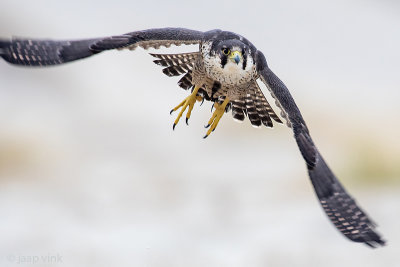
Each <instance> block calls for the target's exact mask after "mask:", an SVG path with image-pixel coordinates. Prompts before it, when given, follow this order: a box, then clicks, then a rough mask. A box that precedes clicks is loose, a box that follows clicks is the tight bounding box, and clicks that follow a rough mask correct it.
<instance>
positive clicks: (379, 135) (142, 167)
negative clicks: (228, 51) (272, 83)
mask: <svg viewBox="0 0 400 267" xmlns="http://www.w3.org/2000/svg"><path fill="white" fill-rule="evenodd" d="M154 27H186V28H191V29H196V30H203V31H206V30H210V29H214V28H220V29H224V30H230V31H234V32H236V33H239V34H241V35H243V36H245V37H246V38H248V39H249V40H250V41H251V42H252V43H253V44H254V45H255V46H256V47H257V48H258V49H260V50H262V51H263V53H264V54H265V56H266V58H267V61H268V63H269V66H270V67H271V69H272V70H273V71H274V72H275V73H276V74H277V75H278V76H279V77H280V78H281V79H282V80H283V81H284V82H285V84H286V85H287V86H288V88H289V89H290V90H291V92H292V95H293V97H294V98H295V100H296V102H297V105H298V106H299V108H300V110H301V111H302V113H303V116H304V118H305V120H306V122H307V124H308V127H309V128H310V132H311V134H312V137H313V139H314V141H315V143H316V144H317V146H318V147H319V149H320V151H321V153H322V154H323V155H324V157H325V158H326V160H327V161H328V163H329V165H330V167H331V168H332V169H333V171H334V172H335V173H336V174H337V175H338V177H339V179H340V180H341V181H342V182H343V183H344V185H345V186H346V188H347V189H348V191H349V192H350V193H351V194H352V195H353V196H354V197H355V198H356V199H357V200H358V203H359V204H360V205H361V206H362V207H363V209H364V210H366V211H367V213H368V214H369V215H370V216H371V217H372V218H373V219H374V220H375V221H376V222H377V223H378V224H379V228H378V231H379V232H381V233H382V234H383V235H384V237H385V238H386V239H387V240H388V245H387V246H386V247H384V248H379V249H375V250H371V249H369V248H368V247H366V246H364V245H360V244H355V243H351V242H349V241H347V240H346V239H345V238H344V237H342V236H341V235H340V234H339V232H338V231H337V230H336V229H334V227H333V226H332V225H331V223H330V222H329V221H328V219H327V218H326V216H325V214H324V213H323V211H322V209H321V208H320V206H319V204H318V202H317V200H316V196H315V194H314V192H313V189H312V187H311V183H310V182H309V179H308V175H307V171H306V167H305V163H304V162H303V159H302V157H301V155H300V153H299V152H298V149H297V145H296V144H295V141H294V139H293V138H292V131H291V130H290V129H288V128H286V127H285V126H283V125H276V126H275V128H274V129H272V130H271V129H266V128H261V129H254V128H253V127H251V125H250V123H249V122H248V121H246V122H244V123H242V124H238V123H236V122H234V121H233V120H232V118H231V114H225V116H224V117H223V118H222V120H221V122H220V124H219V126H218V129H217V130H216V131H215V132H214V133H213V134H212V135H211V136H210V137H209V138H208V139H207V140H203V139H202V136H204V134H205V131H206V130H205V129H204V127H203V125H205V124H206V122H207V121H208V119H209V117H210V116H211V113H210V104H209V103H205V104H204V105H203V106H201V107H199V106H198V105H196V106H195V109H194V110H193V112H192V117H191V119H190V122H189V124H190V126H189V127H188V126H186V125H185V124H184V121H181V122H180V124H179V125H178V126H177V128H176V129H175V131H172V123H173V121H174V120H175V116H176V115H175V114H174V115H173V116H170V115H169V111H170V109H171V108H172V107H174V106H175V105H176V104H178V103H179V102H180V101H181V100H182V99H183V98H184V97H185V96H187V92H186V91H184V90H182V89H180V88H179V87H178V86H177V85H176V82H177V81H178V78H169V77H167V76H165V75H163V74H162V72H161V68H160V67H159V66H157V65H155V64H153V63H152V60H153V59H152V57H151V56H149V55H148V54H147V52H145V51H144V50H142V49H137V50H136V51H133V52H131V51H122V52H121V51H111V52H107V53H104V54H101V55H98V56H95V57H92V58H89V59H86V60H83V61H79V62H74V63H70V64H66V65H63V66H58V67H51V68H46V69H28V68H21V67H15V66H11V65H9V64H7V63H5V62H4V61H0V122H1V123H0V214H2V215H3V216H2V219H1V220H0V266H17V265H20V266H24V265H23V264H25V265H29V266H30V265H32V262H21V263H20V264H18V262H19V261H21V260H22V261H23V260H29V259H36V258H35V257H38V260H37V262H35V266H157V267H158V266H229V267H231V266H257V267H258V266H389V267H390V266H398V264H399V256H398V252H399V251H400V230H399V227H398V226H399V223H398V221H399V218H400V205H399V201H400V186H399V176H400V142H399V136H400V125H399V116H400V105H399V99H400V90H399V85H400V75H399V73H400V67H399V61H400V49H399V47H400V35H399V29H400V3H399V2H397V1H389V0H386V1H378V0H376V1H373V0H364V1H344V0H339V1H320V0H318V1H317V0H304V1H294V0H293V1H228V2H217V1H194V2H190V1H163V2H159V3H158V2H154V1H140V2H139V1H123V0H121V1H64V2H61V1H50V0H49V1H40V0H35V1H28V0H26V1H18V0H3V1H1V3H0V36H1V37H4V38H9V37H11V36H25V37H33V38H54V39H57V38H58V39H70V38H72V39H78V38H87V37H99V36H108V35H114V34H121V33H126V32H130V31H135V30H142V29H148V28H154ZM194 49H196V47H185V48H179V49H178V48H172V51H193V50H194ZM159 51H160V52H163V53H168V52H170V51H171V50H169V51H168V50H165V49H164V50H159ZM265 93H266V95H267V98H269V100H271V97H270V96H269V95H268V94H267V92H266V91H265ZM270 102H272V101H270ZM51 256H60V257H61V261H58V262H54V261H53V262H50V263H49V262H48V261H47V262H46V260H48V259H52V258H51ZM53 260H54V259H53Z"/></svg>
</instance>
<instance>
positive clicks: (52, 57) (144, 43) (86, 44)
mask: <svg viewBox="0 0 400 267" xmlns="http://www.w3.org/2000/svg"><path fill="white" fill-rule="evenodd" d="M203 36H204V33H203V32H200V31H193V30H188V29H183V28H161V29H149V30H144V31H136V32H131V33H127V34H122V35H116V36H111V37H104V38H94V39H86V40H66V41H53V40H29V39H16V38H14V39H12V40H0V56H1V57H2V58H4V59H5V60H6V61H8V62H10V63H12V64H17V65H26V66H47V65H57V64H63V63H66V62H69V61H73V60H78V59H81V58H86V57H89V56H92V55H94V54H97V53H100V52H102V51H105V50H110V49H124V48H128V49H131V50H132V49H135V48H136V47H138V46H140V47H143V48H145V49H147V48H149V47H153V48H159V47H160V46H165V47H169V46H170V45H172V44H173V45H182V44H198V43H200V42H201V40H202V38H203Z"/></svg>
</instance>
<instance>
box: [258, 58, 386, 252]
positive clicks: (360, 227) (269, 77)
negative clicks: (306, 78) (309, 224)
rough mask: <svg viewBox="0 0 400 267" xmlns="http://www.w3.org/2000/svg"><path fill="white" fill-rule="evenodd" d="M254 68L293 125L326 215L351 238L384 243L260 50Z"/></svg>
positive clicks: (374, 244) (289, 123) (356, 240)
mask: <svg viewBox="0 0 400 267" xmlns="http://www.w3.org/2000/svg"><path fill="white" fill-rule="evenodd" d="M257 71H258V73H259V75H260V78H261V80H262V81H263V82H264V83H265V85H266V86H267V87H268V89H269V90H270V92H271V94H272V96H273V97H274V98H275V100H276V102H277V105H278V106H279V107H280V108H281V109H282V113H283V115H284V117H285V118H286V119H287V122H288V125H289V126H290V127H291V128H292V129H293V132H294V137H295V139H296V142H297V145H298V146H299V149H300V152H301V154H302V156H303V158H304V160H305V161H306V163H307V167H308V173H309V176H310V179H311V182H312V184H313V186H314V189H315V192H316V194H317V196H318V198H319V200H320V203H321V205H322V208H323V209H324V211H325V212H326V214H327V215H328V217H329V219H330V220H331V221H332V222H333V224H334V225H335V226H336V228H337V229H338V230H339V231H340V232H342V233H343V234H344V235H345V236H346V237H347V238H349V239H350V240H352V241H355V242H363V243H365V244H367V245H369V246H371V247H376V246H378V245H384V244H385V241H384V240H382V238H381V236H380V235H379V234H378V233H377V232H375V226H376V225H375V224H374V223H373V222H372V221H371V219H369V218H368V216H367V215H366V214H365V213H364V212H363V211H362V210H361V209H360V207H358V205H357V203H356V202H355V201H354V199H353V198H352V197H351V196H350V195H349V194H348V193H347V192H346V190H345V189H344V188H343V186H342V185H341V184H340V182H339V180H338V179H337V178H336V176H335V175H334V174H333V173H332V171H331V170H330V169H329V167H328V165H327V164H326V163H325V161H324V159H323V158H322V156H321V154H320V153H319V151H318V150H317V148H316V147H315V145H314V143H313V141H312V139H311V136H310V133H309V131H308V129H307V126H306V124H305V122H304V120H303V117H302V116H301V113H300V111H299V109H298V107H297V106H296V103H295V102H294V100H293V98H292V96H291V95H290V93H289V90H288V89H287V87H286V86H285V85H284V84H283V82H282V81H281V80H280V79H279V78H278V77H277V76H276V75H275V74H274V73H273V72H272V71H271V70H270V69H269V68H268V65H267V61H266V60H265V57H264V55H263V54H262V53H261V52H260V51H258V52H257Z"/></svg>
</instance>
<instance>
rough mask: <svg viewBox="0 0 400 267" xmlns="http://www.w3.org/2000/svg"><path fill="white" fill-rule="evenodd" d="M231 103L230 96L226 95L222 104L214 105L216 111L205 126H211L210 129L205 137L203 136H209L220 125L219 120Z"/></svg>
mask: <svg viewBox="0 0 400 267" xmlns="http://www.w3.org/2000/svg"><path fill="white" fill-rule="evenodd" d="M228 103H229V98H228V97H226V98H225V100H224V102H222V104H218V103H215V105H214V107H215V111H214V113H213V114H212V116H211V118H210V120H209V121H208V123H207V125H206V126H205V127H206V128H208V127H210V126H211V127H210V129H208V131H207V134H206V135H205V136H204V137H203V138H207V137H208V136H209V135H210V134H211V133H212V132H214V130H215V128H216V127H217V125H218V122H219V120H220V119H221V118H222V116H223V115H224V113H225V108H226V105H228Z"/></svg>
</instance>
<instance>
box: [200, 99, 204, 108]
mask: <svg viewBox="0 0 400 267" xmlns="http://www.w3.org/2000/svg"><path fill="white" fill-rule="evenodd" d="M203 103H204V97H203V100H201V103H200V107H201V105H203Z"/></svg>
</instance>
